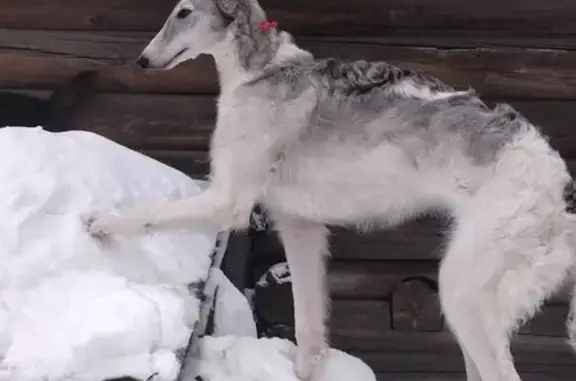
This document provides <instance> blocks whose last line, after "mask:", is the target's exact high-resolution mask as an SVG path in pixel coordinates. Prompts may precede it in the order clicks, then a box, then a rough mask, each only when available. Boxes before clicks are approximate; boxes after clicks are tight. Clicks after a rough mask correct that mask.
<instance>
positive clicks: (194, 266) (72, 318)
mask: <svg viewBox="0 0 576 381" xmlns="http://www.w3.org/2000/svg"><path fill="white" fill-rule="evenodd" d="M200 191H201V189H200V185H199V183H197V182H195V181H193V180H191V179H189V178H188V177H187V176H185V175H184V174H182V173H180V172H178V171H176V170H174V169H172V168H169V167H167V166H165V165H163V164H161V163H159V162H157V161H155V160H153V159H150V158H147V157H145V156H143V155H141V154H139V153H137V152H134V151H131V150H129V149H127V148H125V147H122V146H120V145H118V144H116V143H113V142H112V141H110V140H107V139H105V138H103V137H101V136H98V135H95V134H92V133H89V132H83V131H70V132H64V133H57V134H53V133H49V132H46V131H44V130H42V129H41V128H37V129H31V128H18V127H9V128H3V129H0V244H1V246H0V262H1V263H2V266H1V267H0V302H1V303H0V358H2V357H3V359H2V360H1V361H0V380H2V381H4V380H10V381H36V380H48V381H52V380H62V379H69V380H71V379H73V380H85V381H92V380H94V381H101V380H103V379H105V378H113V377H119V376H123V375H130V376H133V377H135V378H139V379H147V378H148V377H149V376H151V375H152V374H154V373H158V375H157V376H158V378H157V379H159V380H173V379H174V377H175V376H176V373H177V372H178V370H179V364H178V362H177V359H176V357H175V351H176V350H177V349H181V348H183V347H185V346H186V344H187V341H188V337H189V334H190V331H191V327H192V325H193V324H194V322H195V321H196V319H197V317H198V305H199V302H198V300H196V299H195V298H194V297H193V296H191V293H190V291H189V290H188V288H187V285H188V284H190V283H194V282H198V281H200V280H204V278H205V277H206V274H207V271H208V268H209V266H210V254H211V252H212V249H213V246H214V244H215V240H216V235H217V232H216V231H211V230H210V229H208V228H206V229H205V230H203V231H195V232H194V231H190V230H172V231H162V232H155V233H151V234H148V235H146V236H133V237H129V238H128V237H111V238H110V240H106V241H99V240H97V239H94V238H93V237H91V236H90V235H89V234H88V233H86V231H85V227H84V226H83V224H82V222H81V220H80V216H81V215H82V214H84V213H87V212H90V211H93V210H117V209H121V208H126V207H130V206H132V205H137V204H142V203H147V202H158V201H162V200H171V199H180V198H183V197H187V196H191V195H194V194H197V193H199V192H200ZM192 294H193V293H192Z"/></svg>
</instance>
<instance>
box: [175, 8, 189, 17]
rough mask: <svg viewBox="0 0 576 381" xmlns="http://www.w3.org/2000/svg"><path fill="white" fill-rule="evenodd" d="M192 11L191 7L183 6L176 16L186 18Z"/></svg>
mask: <svg viewBox="0 0 576 381" xmlns="http://www.w3.org/2000/svg"><path fill="white" fill-rule="evenodd" d="M190 13H192V10H191V9H188V8H182V9H180V10H179V11H178V13H176V18H178V19H185V18H186V17H188V15H189V14H190Z"/></svg>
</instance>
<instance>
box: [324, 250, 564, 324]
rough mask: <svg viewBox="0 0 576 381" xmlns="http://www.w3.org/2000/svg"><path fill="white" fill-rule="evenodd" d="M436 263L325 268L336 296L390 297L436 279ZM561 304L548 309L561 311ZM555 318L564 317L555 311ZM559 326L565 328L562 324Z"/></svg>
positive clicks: (556, 300)
mask: <svg viewBox="0 0 576 381" xmlns="http://www.w3.org/2000/svg"><path fill="white" fill-rule="evenodd" d="M383 245H385V243H384V244H383ZM398 250H401V249H398ZM401 253H402V252H400V254H401ZM438 266H439V262H438V261H434V260H378V261H376V260H370V261H362V260H357V259H356V260H346V261H342V260H334V261H332V263H330V266H329V272H328V275H329V282H330V283H329V284H330V290H331V293H332V297H333V298H335V299H353V300H359V299H363V300H383V299H389V298H390V296H391V293H392V292H394V291H395V289H396V288H397V287H398V286H399V285H400V284H401V282H403V281H406V280H410V279H424V280H426V281H432V283H436V281H437V279H438ZM571 294H572V288H571V285H569V284H567V285H566V286H565V287H563V288H562V289H561V290H559V291H558V292H557V293H555V294H554V295H553V296H552V297H551V298H550V299H549V301H548V304H549V305H558V306H559V307H562V308H563V307H564V306H565V305H566V304H567V303H568V302H569V301H570V300H571ZM562 308H560V309H559V310H555V311H553V312H550V313H551V314H561V313H563V312H562V311H563V310H562ZM535 319H538V318H537V317H535ZM546 319H547V318H546ZM555 319H557V320H558V321H560V320H563V319H562V318H561V317H558V316H557V315H556V317H555ZM538 324H539V323H538V321H536V325H538ZM560 328H561V329H564V325H563V324H562V327H560ZM538 329H539V330H540V328H538Z"/></svg>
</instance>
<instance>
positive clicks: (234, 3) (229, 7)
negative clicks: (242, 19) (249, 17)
mask: <svg viewBox="0 0 576 381" xmlns="http://www.w3.org/2000/svg"><path fill="white" fill-rule="evenodd" d="M239 1H241V0H216V1H215V3H216V8H218V11H220V13H221V14H222V16H223V17H224V19H225V20H228V21H234V19H235V18H236V14H237V10H238V7H239Z"/></svg>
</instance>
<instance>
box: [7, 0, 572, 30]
mask: <svg viewBox="0 0 576 381" xmlns="http://www.w3.org/2000/svg"><path fill="white" fill-rule="evenodd" d="M175 3H176V1H175V0H174V1H165V0H140V1H139V0H100V1H91V0H77V1H73V0H52V1H50V2H45V1H42V0H0V9H2V12H1V13H0V27H5V28H38V29H74V30H86V29H92V30H143V31H144V30H147V31H154V30H157V29H158V28H160V26H161V25H162V23H163V22H164V19H165V18H166V17H167V15H168V13H169V12H170V10H171V8H172V7H173V6H174V4H175ZM260 3H261V4H262V6H263V7H264V9H265V10H267V12H268V15H269V16H270V17H271V18H275V19H276V20H278V21H279V23H280V24H281V26H282V27H284V28H286V29H288V30H290V31H292V32H294V33H298V34H314V35H342V34H347V35H385V34H390V33H391V32H393V31H397V30H398V29H401V30H406V29H407V30H414V29H416V30H438V29H441V30H457V31H474V32H475V33H476V34H478V33H480V32H482V31H489V32H499V34H503V32H505V34H506V35H528V36H534V35H547V34H548V35H551V34H552V35H554V34H559V33H571V34H574V33H576V25H575V23H574V17H575V16H574V15H575V14H576V4H574V2H572V1H570V0H557V1H554V2H543V1H541V0H508V1H507V2H506V3H503V2H500V1H498V0H488V1H483V2H475V3H470V2H462V1H459V0H436V1H429V0H388V1H385V2H382V1H379V0H360V1H354V2H351V1H347V0H314V1H306V0H294V1H290V2H286V1H282V0H261V1H260ZM56 10H57V11H56ZM48 14H49V15H50V16H49V17H47V15H48Z"/></svg>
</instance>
